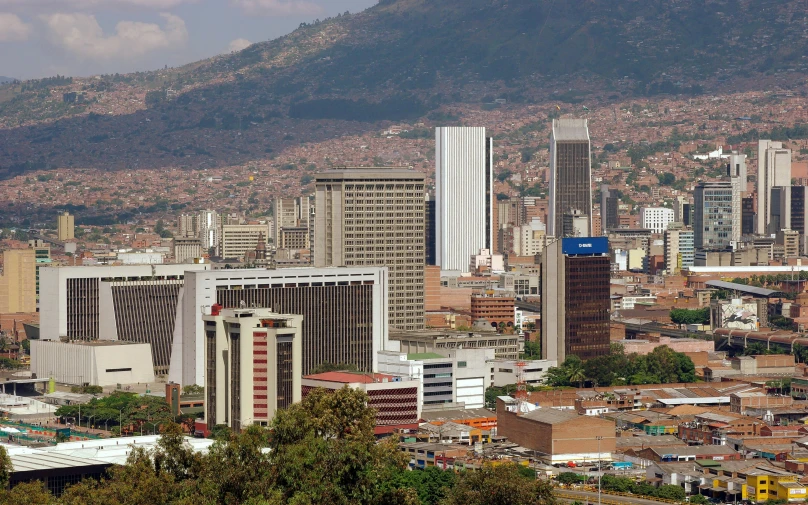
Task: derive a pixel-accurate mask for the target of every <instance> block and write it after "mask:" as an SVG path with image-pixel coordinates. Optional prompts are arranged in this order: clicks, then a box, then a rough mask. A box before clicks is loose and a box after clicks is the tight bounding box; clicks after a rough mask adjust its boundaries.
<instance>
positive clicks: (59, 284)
mask: <svg viewBox="0 0 808 505" xmlns="http://www.w3.org/2000/svg"><path fill="white" fill-rule="evenodd" d="M209 268H210V264H185V265H136V266H135V265H132V266H83V267H44V268H41V269H40V285H41V295H40V338H41V339H42V340H61V339H62V338H67V339H68V340H84V341H94V340H122V341H127V342H138V343H148V344H151V347H152V359H153V361H154V363H153V365H154V369H155V372H157V373H160V374H164V373H166V372H168V370H169V365H170V361H171V346H172V342H173V340H174V332H175V322H176V315H177V304H178V300H179V296H180V292H181V290H182V287H183V276H184V275H185V274H186V272H187V271H192V270H207V269H209Z"/></svg>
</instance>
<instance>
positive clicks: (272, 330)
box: [202, 307, 303, 432]
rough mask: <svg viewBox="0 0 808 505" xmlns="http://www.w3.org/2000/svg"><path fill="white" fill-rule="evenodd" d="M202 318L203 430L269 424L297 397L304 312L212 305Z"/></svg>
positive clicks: (299, 394)
mask: <svg viewBox="0 0 808 505" xmlns="http://www.w3.org/2000/svg"><path fill="white" fill-rule="evenodd" d="M202 319H203V320H204V324H205V421H206V422H207V425H208V429H213V427H214V426H216V425H217V424H224V425H227V426H228V427H230V428H231V429H233V430H234V431H236V432H238V431H241V429H242V428H244V427H246V426H249V425H251V424H257V425H259V426H268V425H269V423H270V422H271V421H272V418H273V417H275V412H276V411H277V410H279V409H284V408H286V407H289V406H290V405H292V403H294V402H299V401H300V399H301V379H302V357H303V351H302V342H303V335H302V331H303V316H299V315H290V314H276V313H274V312H272V311H271V310H269V309H220V308H219V307H214V308H213V310H212V311H211V314H210V315H206V316H202Z"/></svg>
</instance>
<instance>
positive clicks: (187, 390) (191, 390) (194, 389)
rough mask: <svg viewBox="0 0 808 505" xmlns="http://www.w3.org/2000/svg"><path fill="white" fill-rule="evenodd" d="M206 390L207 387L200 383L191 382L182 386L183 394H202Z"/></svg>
mask: <svg viewBox="0 0 808 505" xmlns="http://www.w3.org/2000/svg"><path fill="white" fill-rule="evenodd" d="M204 392H205V388H203V387H202V386H200V385H198V384H189V385H187V386H183V387H182V394H184V395H201V394H203V393H204Z"/></svg>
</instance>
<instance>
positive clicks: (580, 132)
mask: <svg viewBox="0 0 808 505" xmlns="http://www.w3.org/2000/svg"><path fill="white" fill-rule="evenodd" d="M553 137H554V138H555V140H556V141H562V142H563V141H576V140H578V141H587V140H589V128H588V127H587V120H586V119H574V118H560V119H556V120H555V121H553Z"/></svg>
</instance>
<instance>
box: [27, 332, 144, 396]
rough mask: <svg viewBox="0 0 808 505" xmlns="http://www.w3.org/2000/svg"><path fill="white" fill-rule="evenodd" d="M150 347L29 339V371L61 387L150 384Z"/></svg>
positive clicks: (129, 344)
mask: <svg viewBox="0 0 808 505" xmlns="http://www.w3.org/2000/svg"><path fill="white" fill-rule="evenodd" d="M151 364H152V354H151V346H149V345H148V344H138V343H133V342H110V341H94V342H53V341H49V340H31V371H32V372H33V373H35V374H36V376H37V377H53V379H54V380H56V381H57V382H60V383H63V384H74V385H90V386H114V385H116V384H136V383H140V384H153V383H154V381H155V375H154V368H153V367H152V366H151Z"/></svg>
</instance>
